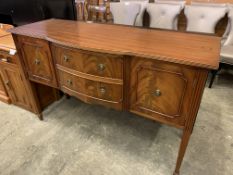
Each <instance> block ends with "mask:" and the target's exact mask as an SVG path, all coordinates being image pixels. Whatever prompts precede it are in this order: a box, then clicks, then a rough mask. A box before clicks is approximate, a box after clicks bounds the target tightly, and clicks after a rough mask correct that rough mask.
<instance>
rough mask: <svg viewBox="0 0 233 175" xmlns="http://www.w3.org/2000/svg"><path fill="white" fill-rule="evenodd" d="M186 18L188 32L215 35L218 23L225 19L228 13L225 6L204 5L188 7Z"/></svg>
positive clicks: (186, 7)
mask: <svg viewBox="0 0 233 175" xmlns="http://www.w3.org/2000/svg"><path fill="white" fill-rule="evenodd" d="M184 12H185V16H186V18H187V20H188V22H187V29H186V30H187V31H191V32H201V33H214V32H215V26H216V24H217V23H218V21H219V20H220V19H221V18H223V17H224V16H225V14H226V12H227V7H225V6H217V5H216V6H214V5H209V6H207V4H204V5H199V4H196V5H186V6H185V11H184Z"/></svg>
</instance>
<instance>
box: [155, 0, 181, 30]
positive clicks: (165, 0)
mask: <svg viewBox="0 0 233 175" xmlns="http://www.w3.org/2000/svg"><path fill="white" fill-rule="evenodd" d="M155 3H158V4H176V5H181V7H182V10H183V9H184V6H185V1H183V0H181V1H180V0H155ZM174 29H175V30H177V29H178V17H177V18H175V21H174Z"/></svg>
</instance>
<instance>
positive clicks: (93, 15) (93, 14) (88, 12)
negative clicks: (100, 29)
mask: <svg viewBox="0 0 233 175" xmlns="http://www.w3.org/2000/svg"><path fill="white" fill-rule="evenodd" d="M119 1H120V0H83V1H82V2H80V1H77V4H76V7H77V16H78V20H84V21H92V22H104V23H112V22H113V17H112V14H111V12H110V6H109V3H110V2H119ZM185 1H186V4H191V2H204V3H231V4H233V0H185ZM149 2H152V3H153V2H154V0H149ZM80 3H81V5H80ZM95 6H97V7H98V6H100V7H103V6H104V7H105V8H99V10H98V9H95V8H93V7H95ZM90 7H92V8H90ZM149 23H150V18H149V15H148V13H145V14H144V17H143V26H144V27H149ZM227 23H228V17H227V15H225V17H224V18H222V19H221V20H220V21H219V22H218V24H217V25H216V28H215V33H216V35H217V36H223V34H224V32H225V30H226V27H227ZM186 26H187V19H186V17H185V15H184V10H182V11H181V13H180V15H179V18H178V31H185V30H186Z"/></svg>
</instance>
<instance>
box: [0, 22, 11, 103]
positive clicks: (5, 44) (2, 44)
mask: <svg viewBox="0 0 233 175" xmlns="http://www.w3.org/2000/svg"><path fill="white" fill-rule="evenodd" d="M9 28H10V26H9V25H5V24H0V40H1V41H0V60H1V59H2V57H3V56H2V55H1V54H2V53H3V52H5V51H6V50H7V48H8V49H9V45H10V44H9V40H8V37H5V36H7V35H10V34H9V32H6V29H9ZM11 41H12V43H13V46H14V42H13V40H12V38H11ZM10 47H11V46H10ZM0 101H2V102H5V103H8V104H10V103H11V100H10V97H9V95H8V93H7V90H6V87H5V85H4V81H3V79H2V77H1V74H0Z"/></svg>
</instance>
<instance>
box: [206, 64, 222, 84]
mask: <svg viewBox="0 0 233 175" xmlns="http://www.w3.org/2000/svg"><path fill="white" fill-rule="evenodd" d="M222 66H223V63H220V64H219V68H218V70H213V71H211V73H212V77H211V80H210V84H209V88H211V87H212V85H213V83H214V79H215V77H216V75H217V73H218V71H220V70H221V69H222Z"/></svg>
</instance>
